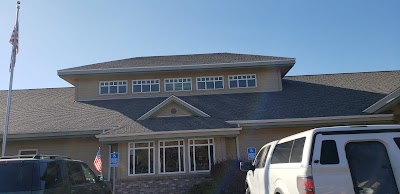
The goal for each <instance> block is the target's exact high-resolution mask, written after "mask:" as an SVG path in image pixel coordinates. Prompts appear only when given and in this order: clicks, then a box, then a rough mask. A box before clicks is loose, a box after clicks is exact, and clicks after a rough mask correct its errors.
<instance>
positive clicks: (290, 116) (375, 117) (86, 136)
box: [0, 53, 400, 192]
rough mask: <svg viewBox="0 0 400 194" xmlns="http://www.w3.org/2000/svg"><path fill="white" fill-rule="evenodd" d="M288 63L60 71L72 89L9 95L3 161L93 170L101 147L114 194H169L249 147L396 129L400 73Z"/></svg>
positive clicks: (227, 56) (160, 62)
mask: <svg viewBox="0 0 400 194" xmlns="http://www.w3.org/2000/svg"><path fill="white" fill-rule="evenodd" d="M294 64H295V59H294V58H287V57H271V56H259V55H245V54H232V53H215V54H196V55H177V56H154V57H137V58H131V59H124V60H118V61H110V62H104V63H98V64H92V65H86V66H80V67H75V68H70V69H63V70H59V71H58V75H59V76H60V77H61V78H62V79H64V80H65V81H67V82H69V83H71V84H72V85H73V86H74V87H73V88H55V89H35V90H17V91H14V92H13V99H12V107H11V116H10V127H9V135H8V142H7V152H6V153H7V155H13V154H30V153H40V154H60V155H67V156H70V157H72V158H76V159H81V160H83V161H85V162H87V163H88V164H92V162H93V159H94V157H95V155H96V152H97V150H98V147H99V146H100V147H101V152H102V156H103V157H102V159H103V164H104V165H103V169H104V170H103V173H104V175H105V176H106V178H107V177H108V178H109V177H110V174H111V173H110V172H111V170H110V168H109V166H108V156H109V153H110V152H118V153H119V157H120V158H119V167H118V168H117V170H116V172H117V173H116V174H117V179H118V181H117V187H118V191H120V192H123V191H129V190H136V189H137V190H141V189H142V190H143V191H147V192H152V191H156V190H157V191H158V192H175V191H184V190H185V189H187V188H189V187H190V186H191V185H192V184H194V183H198V182H201V181H202V180H206V179H208V174H209V169H210V166H211V164H212V163H213V162H216V161H222V160H226V159H240V160H247V159H248V155H247V148H248V147H255V148H256V149H257V150H258V149H259V148H260V147H261V146H262V145H263V144H265V143H267V142H270V141H272V140H276V139H278V138H281V137H284V136H287V135H291V134H294V133H298V132H301V131H304V130H308V129H311V128H314V127H320V126H334V125H364V124H392V123H399V122H400V89H399V88H400V71H384V72H364V73H343V74H326V75H309V76H286V74H287V73H288V71H290V69H291V68H292V67H293V66H294ZM0 95H1V98H0V100H1V101H0V103H1V104H2V106H3V107H5V104H6V96H7V91H2V92H1V93H0ZM3 116H4V112H1V114H0V117H3ZM0 122H2V120H0ZM0 125H2V126H4V123H0ZM92 168H93V166H92ZM93 169H94V168H93ZM166 185H168V186H166ZM152 189H154V190H152Z"/></svg>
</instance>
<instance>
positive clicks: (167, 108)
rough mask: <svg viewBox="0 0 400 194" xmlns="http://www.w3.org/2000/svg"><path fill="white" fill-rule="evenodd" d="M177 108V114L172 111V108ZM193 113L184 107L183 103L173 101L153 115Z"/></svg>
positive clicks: (184, 114) (190, 114)
mask: <svg viewBox="0 0 400 194" xmlns="http://www.w3.org/2000/svg"><path fill="white" fill-rule="evenodd" d="M173 108H175V109H176V110H177V112H176V114H172V113H171V109H173ZM192 115H193V114H192V113H191V112H189V111H188V110H186V109H183V108H182V106H181V105H178V104H176V103H171V104H169V105H167V106H165V107H164V108H162V109H161V110H159V111H158V112H157V113H156V114H155V115H154V116H153V117H163V116H192Z"/></svg>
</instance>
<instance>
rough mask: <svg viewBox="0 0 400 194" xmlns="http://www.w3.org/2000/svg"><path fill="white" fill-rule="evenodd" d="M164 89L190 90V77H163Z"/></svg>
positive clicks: (169, 90) (168, 90) (170, 90)
mask: <svg viewBox="0 0 400 194" xmlns="http://www.w3.org/2000/svg"><path fill="white" fill-rule="evenodd" d="M164 81H165V91H167V92H172V91H191V90H192V78H174V79H165V80H164Z"/></svg>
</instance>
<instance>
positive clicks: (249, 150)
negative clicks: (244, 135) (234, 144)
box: [247, 147, 257, 160]
mask: <svg viewBox="0 0 400 194" xmlns="http://www.w3.org/2000/svg"><path fill="white" fill-rule="evenodd" d="M256 154H257V153H256V148H254V147H248V148H247V159H248V160H254V159H255V158H256Z"/></svg>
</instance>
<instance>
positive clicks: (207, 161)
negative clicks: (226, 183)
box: [189, 139, 214, 172]
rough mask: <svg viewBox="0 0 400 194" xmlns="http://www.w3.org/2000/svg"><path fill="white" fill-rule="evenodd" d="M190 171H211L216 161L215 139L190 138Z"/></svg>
mask: <svg viewBox="0 0 400 194" xmlns="http://www.w3.org/2000/svg"><path fill="white" fill-rule="evenodd" d="M189 156H190V157H189V158H190V159H189V161H190V164H189V166H190V171H191V172H197V171H209V170H210V169H211V164H212V163H214V143H213V139H189Z"/></svg>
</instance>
